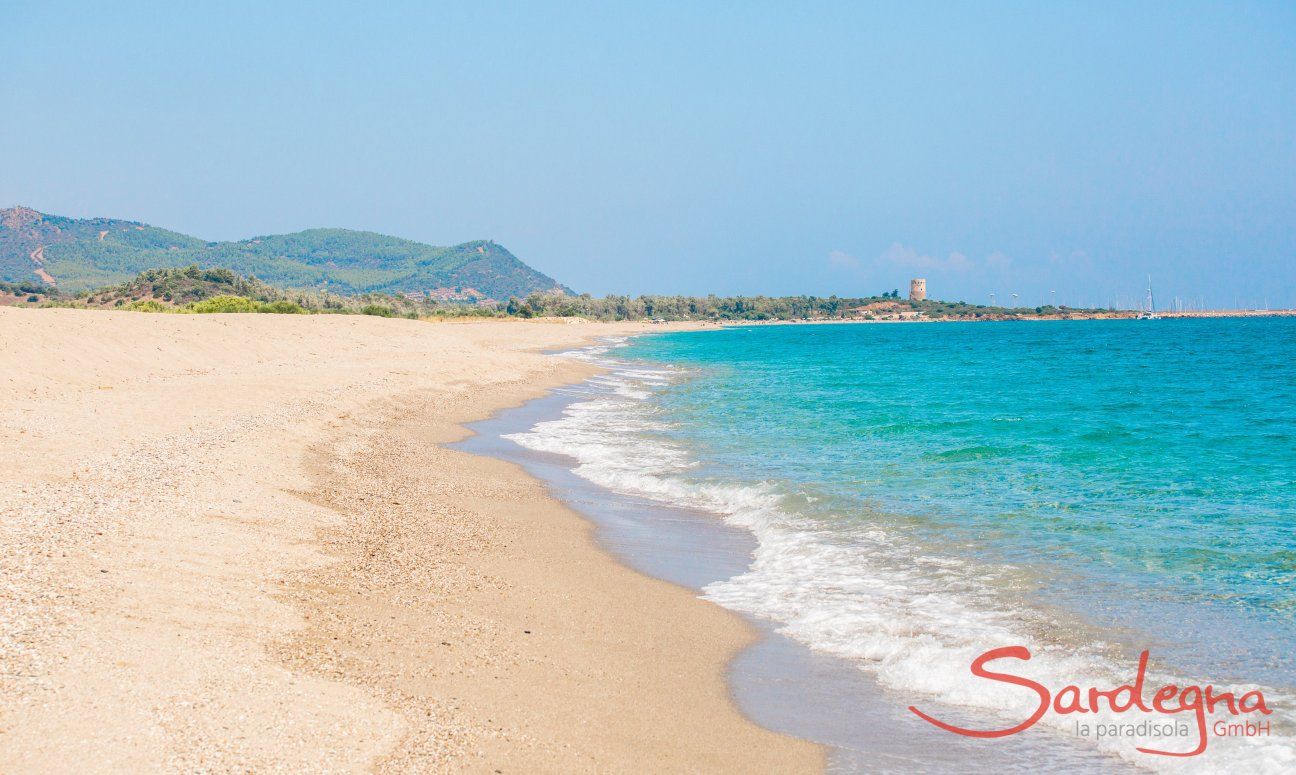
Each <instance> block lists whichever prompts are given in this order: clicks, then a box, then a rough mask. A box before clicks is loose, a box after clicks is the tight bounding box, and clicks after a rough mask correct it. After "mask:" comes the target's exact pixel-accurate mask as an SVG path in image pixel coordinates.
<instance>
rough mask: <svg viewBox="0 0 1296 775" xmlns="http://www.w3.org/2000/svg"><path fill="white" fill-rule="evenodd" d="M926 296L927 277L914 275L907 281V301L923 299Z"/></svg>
mask: <svg viewBox="0 0 1296 775" xmlns="http://www.w3.org/2000/svg"><path fill="white" fill-rule="evenodd" d="M926 298H927V279H926V278H925V277H915V278H914V279H912V280H910V281H909V301H923V300H925V299H926Z"/></svg>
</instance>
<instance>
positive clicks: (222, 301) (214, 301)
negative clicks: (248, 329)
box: [185, 296, 260, 315]
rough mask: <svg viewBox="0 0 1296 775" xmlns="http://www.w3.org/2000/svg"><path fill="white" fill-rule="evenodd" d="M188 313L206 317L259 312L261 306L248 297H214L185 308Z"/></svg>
mask: <svg viewBox="0 0 1296 775" xmlns="http://www.w3.org/2000/svg"><path fill="white" fill-rule="evenodd" d="M185 310H186V311H188V312H194V313H197V314H199V315H204V314H208V313H213V312H220V313H223V312H259V311H260V304H258V303H257V302H255V301H252V300H251V299H249V298H247V297H246V296H213V297H211V298H210V299H203V300H202V301H195V302H193V303H191V304H189V305H188V306H186V307H185Z"/></svg>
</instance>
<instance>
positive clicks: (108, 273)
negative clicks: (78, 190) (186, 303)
mask: <svg viewBox="0 0 1296 775" xmlns="http://www.w3.org/2000/svg"><path fill="white" fill-rule="evenodd" d="M190 265H198V266H201V267H204V268H212V267H224V268H228V269H232V270H234V271H236V272H239V273H240V274H245V275H251V276H256V277H258V278H260V279H261V280H264V281H265V282H267V283H270V284H271V285H275V286H279V287H283V288H294V289H309V290H327V291H330V292H332V293H339V294H344V295H354V294H362V293H400V294H410V295H415V296H428V297H440V298H462V299H464V300H472V299H474V298H491V299H499V300H503V299H507V298H509V297H511V296H518V297H523V296H526V295H528V294H530V293H533V292H544V291H562V292H564V293H571V290H570V289H569V288H567V287H566V286H563V285H561V284H560V283H558V282H557V281H555V280H554V279H553V278H551V277H549V276H548V275H546V274H544V273H542V272H539V271H537V270H536V269H533V268H532V267H530V266H528V265H527V264H525V263H524V262H522V261H521V260H520V259H518V258H517V257H516V256H514V255H513V254H512V253H510V252H509V251H508V250H507V249H506V248H504V247H503V246H502V245H499V244H498V243H495V242H494V241H491V240H474V241H472V242H464V243H461V244H458V245H452V246H447V247H438V246H434V245H427V244H424V243H421V242H417V241H414V240H407V239H404V238H401V237H393V236H390V235H385V234H380V233H378V232H371V231H357V230H352V229H338V228H327V227H323V228H313V229H305V230H303V231H298V232H293V233H290V234H267V235H261V236H257V237H250V238H248V239H245V240H237V241H216V242H209V241H206V240H202V239H199V238H198V237H193V236H190V235H187V234H182V233H180V232H175V231H170V230H168V229H163V228H160V227H157V226H152V225H149V224H145V223H141V222H138V221H127V220H122V219H116V218H68V217H65V216H59V215H51V214H47V213H42V212H39V211H37V210H34V209H32V208H29V207H23V206H16V207H11V208H8V209H5V210H0V281H8V282H28V281H31V280H32V279H33V278H35V279H38V280H40V281H41V282H45V283H48V284H53V285H57V286H58V287H60V288H62V289H64V290H70V291H77V290H87V289H91V288H96V287H101V286H105V285H111V284H115V283H120V282H125V281H126V280H129V279H130V278H131V277H134V276H135V275H137V274H138V273H139V272H142V271H145V270H147V269H158V268H176V267H183V266H190Z"/></svg>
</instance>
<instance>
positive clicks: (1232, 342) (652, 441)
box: [516, 318, 1296, 771]
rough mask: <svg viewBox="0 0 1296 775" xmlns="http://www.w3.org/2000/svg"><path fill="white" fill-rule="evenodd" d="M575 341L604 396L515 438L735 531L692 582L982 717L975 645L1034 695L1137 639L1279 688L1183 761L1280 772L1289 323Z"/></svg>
mask: <svg viewBox="0 0 1296 775" xmlns="http://www.w3.org/2000/svg"><path fill="white" fill-rule="evenodd" d="M577 355H578V356H579V357H585V358H591V359H594V360H598V361H600V362H602V363H604V364H605V365H607V366H609V368H610V369H611V371H610V373H609V374H608V375H607V376H605V377H601V378H600V379H599V381H598V384H599V386H600V391H599V392H597V393H595V394H593V395H592V397H591V398H589V399H588V400H584V401H579V402H576V403H574V404H573V405H572V406H570V407H569V408H568V409H567V411H566V413H565V414H564V416H563V417H562V418H561V419H558V420H554V421H550V422H546V423H541V424H539V425H537V426H536V427H535V428H534V429H532V430H531V431H529V432H528V433H525V434H520V435H518V436H517V437H516V439H517V440H518V441H519V443H522V444H524V445H525V446H528V447H531V448H533V449H539V450H545V451H551V452H560V453H563V454H565V455H568V456H570V457H572V458H574V459H575V460H576V461H577V464H576V468H575V470H576V473H577V474H579V475H581V476H583V477H586V478H587V479H590V480H591V481H593V482H596V483H597V484H600V485H603V486H604V487H607V488H610V489H613V490H616V491H619V492H624V493H629V494H634V495H637V496H642V497H648V498H654V499H658V500H661V501H663V502H670V503H673V504H678V505H684V506H688V507H691V508H697V509H703V510H706V511H709V512H712V513H714V514H715V515H716V517H717V518H719V519H724V520H726V521H728V522H730V523H731V524H734V525H739V526H742V527H744V528H746V529H748V530H750V531H751V532H752V533H753V534H754V535H755V537H756V539H757V544H758V548H757V549H756V551H755V554H754V556H753V562H752V565H751V568H750V569H749V570H748V571H747V572H746V573H743V574H740V575H738V576H735V577H733V578H731V579H728V580H726V581H722V582H719V583H716V584H712V585H711V586H709V587H708V588H707V589H706V590H705V592H706V595H707V597H709V598H710V599H712V600H714V601H716V602H718V603H720V604H722V605H725V606H727V607H730V608H733V609H735V610H738V611H742V612H744V613H747V614H750V615H752V616H756V617H758V618H762V619H767V620H769V621H771V622H773V623H774V624H775V625H776V626H777V627H778V628H779V630H780V631H781V632H783V633H785V634H787V635H789V636H791V637H793V638H795V639H797V640H799V641H801V642H803V643H805V644H806V645H808V646H810V647H811V648H814V649H817V650H821V651H825V652H828V653H832V654H836V655H838V656H841V657H842V658H844V659H850V660H854V661H855V662H857V663H858V665H859V667H860V669H861V670H865V671H868V672H870V673H871V674H873V676H874V677H875V678H876V679H877V681H878V682H879V684H880V685H881V686H883V687H884V688H885V689H886V690H887V691H888V692H893V693H894V694H895V699H896V702H902V703H906V704H907V703H910V702H918V703H928V704H929V705H930V706H931V707H935V708H940V707H943V706H949V707H958V708H961V709H964V710H967V709H973V710H976V709H983V710H984V711H985V713H987V714H991V715H994V714H998V715H1000V716H1002V717H1003V718H1014V717H1015V716H1014V714H1015V713H1017V708H1019V707H1021V699H1022V698H1021V696H1020V695H1021V691H1020V690H1019V689H1018V690H1014V689H1013V688H1012V687H1005V686H1003V685H1000V684H992V683H990V682H985V681H977V680H975V679H972V678H970V677H969V674H968V665H969V664H970V662H971V660H972V658H973V657H975V656H976V655H977V654H979V653H981V652H983V651H985V650H987V649H990V648H995V647H999V646H1005V645H1016V644H1023V645H1028V646H1029V647H1030V648H1031V650H1032V652H1033V653H1034V655H1035V657H1034V659H1032V661H1031V663H1030V665H1029V670H1026V669H1023V670H1022V671H1021V674H1023V675H1026V674H1030V675H1032V676H1033V677H1034V678H1036V679H1038V680H1039V681H1040V682H1041V683H1044V684H1045V685H1049V686H1054V687H1061V686H1063V685H1064V684H1072V683H1074V684H1079V685H1081V686H1099V687H1111V686H1115V685H1117V684H1118V683H1120V682H1123V681H1126V680H1129V679H1130V678H1131V677H1132V672H1133V667H1134V665H1135V664H1136V663H1137V655H1138V653H1139V652H1140V651H1141V650H1143V649H1148V650H1149V651H1150V652H1151V654H1152V664H1153V671H1154V673H1155V674H1156V675H1157V676H1160V678H1159V679H1158V681H1159V682H1161V683H1164V682H1171V681H1174V682H1177V683H1179V684H1181V685H1182V684H1185V683H1197V684H1203V685H1204V684H1207V683H1213V684H1215V685H1217V686H1221V685H1237V686H1245V687H1261V688H1263V689H1264V691H1265V693H1266V696H1269V697H1270V698H1271V703H1270V704H1271V705H1277V710H1276V712H1275V715H1274V716H1273V717H1272V720H1273V721H1274V722H1275V727H1274V731H1273V733H1272V734H1271V735H1269V736H1267V737H1265V738H1264V739H1235V738H1229V739H1219V740H1213V741H1212V742H1211V750H1210V751H1209V752H1208V754H1207V755H1206V756H1204V757H1198V758H1197V759H1194V760H1192V762H1193V763H1195V764H1196V765H1200V766H1204V767H1207V768H1208V769H1215V768H1217V767H1220V766H1225V765H1227V766H1246V767H1248V768H1250V769H1253V770H1255V771H1264V770H1269V769H1273V770H1275V771H1280V770H1282V769H1285V768H1287V767H1291V766H1293V765H1296V745H1293V742H1292V738H1291V737H1289V736H1288V735H1290V734H1292V733H1293V731H1296V730H1293V728H1292V727H1291V719H1292V716H1291V710H1292V705H1291V703H1290V702H1288V698H1289V697H1290V694H1291V692H1292V690H1293V687H1296V591H1294V589H1293V580H1294V579H1296V319H1290V318H1287V319H1277V318H1274V319H1254V318H1253V319H1196V320H1153V321H1133V320H1118V321H1075V322H1019V323H976V324H960V323H948V324H946V323H933V324H920V325H784V326H752V327H741V328H727V329H723V330H711V331H701V332H689V333H670V334H663V335H652V336H645V337H640V338H637V339H634V340H631V341H628V342H612V343H608V344H607V345H606V346H603V347H598V348H592V349H589V350H586V351H583V352H581V353H578V354H577ZM1161 679H1164V680H1161ZM1157 685H1159V683H1158V684H1157ZM1045 723H1052V724H1053V725H1054V726H1055V727H1056V728H1057V729H1058V730H1059V732H1058V733H1059V734H1063V733H1065V727H1066V725H1069V724H1070V723H1071V721H1069V720H1065V719H1060V718H1059V719H1049V718H1046V719H1045ZM986 726H987V727H990V726H995V724H993V723H987V725H986ZM1001 726H1002V724H1001ZM1189 742H1191V741H1189ZM1095 745H1097V746H1098V747H1100V748H1104V750H1109V752H1111V753H1113V754H1115V755H1119V756H1123V757H1125V758H1127V759H1128V760H1130V761H1131V762H1133V763H1135V764H1138V765H1140V766H1150V767H1152V768H1154V769H1156V768H1162V767H1163V766H1170V762H1171V761H1172V760H1170V759H1167V758H1165V757H1152V758H1154V759H1157V761H1149V758H1148V757H1147V756H1146V755H1144V754H1138V753H1133V752H1132V748H1133V747H1134V746H1133V742H1132V741H1129V740H1112V741H1106V742H1101V741H1099V742H1095ZM1180 747H1188V748H1191V747H1192V746H1191V745H1190V744H1189V745H1185V746H1180ZM1173 761H1174V766H1176V767H1179V768H1180V769H1182V768H1183V767H1184V766H1187V765H1183V764H1182V762H1181V761H1180V760H1173Z"/></svg>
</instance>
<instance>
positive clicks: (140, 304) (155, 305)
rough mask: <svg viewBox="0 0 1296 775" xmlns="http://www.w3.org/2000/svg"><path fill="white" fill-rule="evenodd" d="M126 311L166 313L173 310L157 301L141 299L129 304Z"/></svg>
mask: <svg viewBox="0 0 1296 775" xmlns="http://www.w3.org/2000/svg"><path fill="white" fill-rule="evenodd" d="M119 303H120V301H119ZM126 309H128V310H130V311H131V312H166V311H168V310H170V309H171V308H170V307H168V306H167V305H165V304H163V303H162V302H160V301H158V300H156V299H140V300H139V301H132V302H131V303H130V304H127V305H126Z"/></svg>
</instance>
